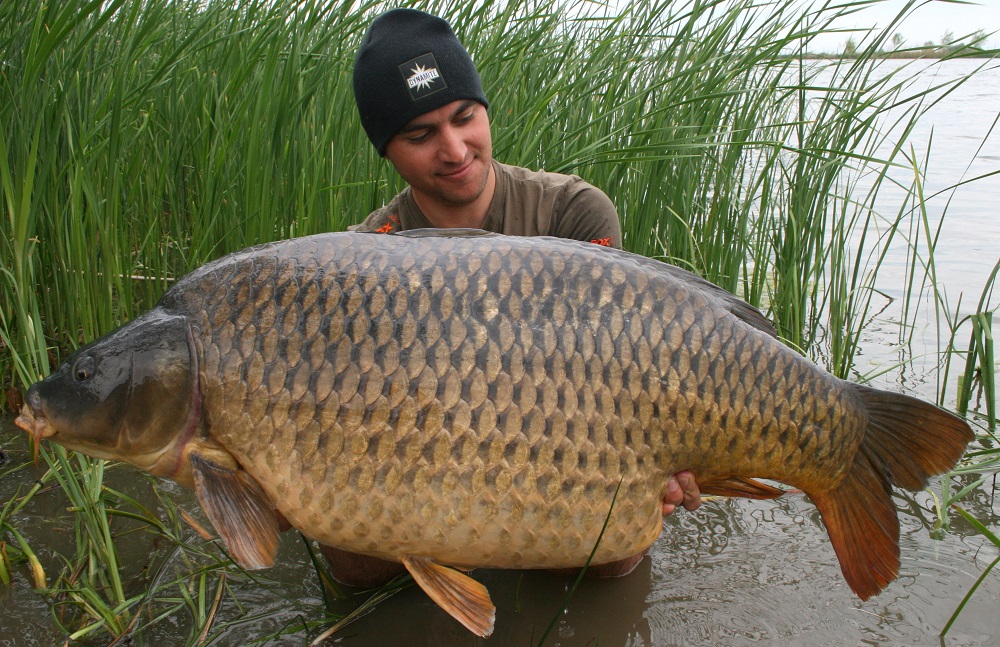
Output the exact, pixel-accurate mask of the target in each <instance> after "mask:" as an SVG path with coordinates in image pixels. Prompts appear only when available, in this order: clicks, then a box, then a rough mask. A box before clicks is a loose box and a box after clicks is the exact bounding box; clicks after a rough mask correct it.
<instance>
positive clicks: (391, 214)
mask: <svg viewBox="0 0 1000 647" xmlns="http://www.w3.org/2000/svg"><path fill="white" fill-rule="evenodd" d="M399 229H400V225H399V213H398V211H397V210H396V201H395V200H393V201H392V202H390V203H389V204H387V205H386V206H384V207H382V208H381V209H376V210H375V211H372V212H371V213H370V214H368V217H367V218H365V219H364V221H362V222H361V223H359V224H357V225H350V226H348V227H347V231H360V232H375V233H379V234H391V233H392V232H394V231H399Z"/></svg>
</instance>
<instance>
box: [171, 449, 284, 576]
mask: <svg viewBox="0 0 1000 647" xmlns="http://www.w3.org/2000/svg"><path fill="white" fill-rule="evenodd" d="M189 458H190V461H191V472H192V474H193V476H194V484H195V492H196V493H197V495H198V501H199V503H201V507H202V508H203V509H204V510H205V514H207V515H208V519H209V521H211V522H212V526H214V527H215V530H216V532H218V533H219V536H220V537H222V543H223V544H225V546H226V548H227V549H228V550H229V552H230V554H231V555H232V557H233V559H234V560H236V562H237V563H238V564H239V565H240V566H242V567H243V568H246V569H248V570H256V569H260V568H268V567H269V566H273V565H274V557H275V554H277V552H278V541H279V540H278V521H277V517H276V516H275V513H274V504H272V503H271V501H270V499H269V498H268V496H267V494H265V493H264V490H263V489H262V488H261V487H260V484H259V483H257V481H255V480H254V479H253V477H251V476H250V475H249V474H247V472H246V471H245V470H244V469H243V468H241V467H240V466H239V464H238V463H237V462H236V460H235V459H234V458H233V457H232V456H231V455H229V454H228V453H227V452H225V451H224V450H219V449H215V448H208V449H207V451H200V450H198V449H194V450H192V451H191V452H190V454H189Z"/></svg>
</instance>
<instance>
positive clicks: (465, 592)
mask: <svg viewBox="0 0 1000 647" xmlns="http://www.w3.org/2000/svg"><path fill="white" fill-rule="evenodd" d="M402 562H403V565H404V566H406V570H408V571H409V572H410V575H412V576H413V579H414V580H415V581H416V583H417V584H419V585H420V588H422V589H423V590H424V592H425V593H426V594H427V595H428V596H429V597H430V598H431V599H432V600H434V602H436V603H437V604H438V606H440V607H441V608H442V609H444V610H445V611H446V612H447V613H448V615H450V616H451V617H452V618H454V619H455V620H458V621H459V622H460V623H462V625H463V626H464V627H465V628H466V629H468V630H469V631H471V632H472V633H474V634H476V635H477V636H482V637H483V638H485V637H486V636H489V635H490V634H492V633H493V622H494V621H495V619H496V607H494V606H493V601H492V600H490V593H489V591H487V590H486V587H485V586H483V585H482V584H480V583H479V582H477V581H476V580H474V579H472V578H471V577H469V576H468V575H465V574H464V573H460V572H458V571H456V570H455V569H453V568H449V567H447V566H441V565H440V564H436V563H434V562H432V561H431V560H429V559H427V558H425V557H415V556H412V555H404V556H403V557H402Z"/></svg>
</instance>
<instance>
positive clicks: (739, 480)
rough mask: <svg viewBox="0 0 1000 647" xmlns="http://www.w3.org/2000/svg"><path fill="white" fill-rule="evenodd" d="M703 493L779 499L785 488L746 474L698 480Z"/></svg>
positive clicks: (745, 497)
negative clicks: (748, 476) (757, 479)
mask: <svg viewBox="0 0 1000 647" xmlns="http://www.w3.org/2000/svg"><path fill="white" fill-rule="evenodd" d="M698 489H699V490H701V493H702V494H703V495H715V496H729V497H741V498H744V499H777V498H778V497H779V496H781V495H782V494H785V490H782V489H779V488H776V487H772V486H770V485H767V484H766V483H761V482H760V481H756V480H754V479H752V478H747V477H745V476H727V477H725V478H714V479H708V480H706V481H698Z"/></svg>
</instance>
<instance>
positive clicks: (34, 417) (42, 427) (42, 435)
mask: <svg viewBox="0 0 1000 647" xmlns="http://www.w3.org/2000/svg"><path fill="white" fill-rule="evenodd" d="M14 424H15V425H17V426H18V427H20V428H21V429H23V430H25V431H26V432H28V433H29V434H31V437H32V438H33V439H34V441H35V450H34V454H35V460H38V448H39V446H40V445H41V444H42V441H43V440H45V439H46V438H51V437H52V436H55V435H56V429H55V427H53V426H52V425H51V424H49V419H48V418H46V417H45V416H44V415H39V414H36V413H35V408H34V407H33V406H31V404H30V403H28V402H25V403H24V404H23V405H22V406H21V413H20V415H18V416H17V418H15V419H14Z"/></svg>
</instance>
